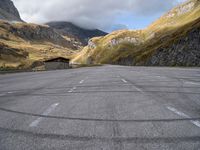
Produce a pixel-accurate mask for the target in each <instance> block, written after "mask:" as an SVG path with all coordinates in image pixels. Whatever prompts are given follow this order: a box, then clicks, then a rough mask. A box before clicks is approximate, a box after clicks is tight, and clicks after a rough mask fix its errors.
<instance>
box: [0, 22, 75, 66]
mask: <svg viewBox="0 0 200 150" xmlns="http://www.w3.org/2000/svg"><path fill="white" fill-rule="evenodd" d="M38 26H39V25H36V24H26V23H15V24H10V23H8V22H5V21H0V46H1V47H2V48H3V49H4V51H1V52H0V67H2V68H5V67H6V68H28V67H29V66H31V64H32V63H33V62H34V61H38V60H44V59H48V58H51V57H59V56H63V57H72V55H73V54H74V53H75V52H74V50H71V49H69V48H66V47H63V46H60V45H56V44H54V43H52V42H50V41H44V40H43V39H42V40H41V41H35V40H30V39H22V38H20V37H19V36H17V35H15V34H13V33H12V32H10V31H11V29H13V28H15V29H16V30H17V29H18V28H19V29H20V28H23V27H26V28H28V29H29V30H32V31H33V32H34V30H35V28H38ZM2 52H3V53H2Z"/></svg>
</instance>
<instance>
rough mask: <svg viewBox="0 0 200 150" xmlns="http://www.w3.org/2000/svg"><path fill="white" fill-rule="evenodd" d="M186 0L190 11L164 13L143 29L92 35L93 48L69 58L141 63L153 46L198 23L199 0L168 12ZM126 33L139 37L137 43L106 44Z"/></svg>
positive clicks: (166, 44)
mask: <svg viewBox="0 0 200 150" xmlns="http://www.w3.org/2000/svg"><path fill="white" fill-rule="evenodd" d="M190 2H194V3H195V6H194V8H193V9H192V10H191V11H188V12H186V13H183V14H181V15H177V14H176V15H175V16H174V17H171V18H168V17H166V16H167V15H164V16H162V17H161V18H159V19H158V20H157V21H155V22H154V23H153V24H151V25H150V26H149V27H147V28H146V29H144V30H132V31H130V30H121V31H115V32H113V33H111V34H108V35H106V36H104V37H101V38H94V39H92V40H91V41H92V42H93V43H95V45H96V48H95V49H90V48H89V47H85V48H84V49H83V51H81V52H80V53H79V54H77V55H76V56H75V58H74V59H73V61H74V62H80V63H86V64H87V62H88V59H91V60H92V61H93V63H102V64H104V63H105V64H106V63H114V64H115V63H117V62H119V61H120V60H122V59H126V58H130V59H132V62H133V64H134V65H136V64H137V65H140V64H144V63H145V62H146V61H147V60H148V59H149V57H151V56H152V55H153V54H154V53H155V52H156V51H157V49H159V48H161V47H166V48H167V47H170V46H171V45H172V44H173V43H176V41H177V40H178V39H180V38H181V37H184V36H186V35H187V34H188V32H189V31H191V30H192V29H195V28H199V27H200V24H199V22H200V2H199V1H198V0H190V1H188V2H186V3H184V4H182V5H181V6H178V7H176V8H174V9H172V10H171V11H170V12H169V13H176V12H177V10H179V9H180V7H183V6H187V5H188V3H190ZM169 13H168V14H169ZM151 35H154V36H151ZM126 37H136V38H138V39H139V40H140V44H139V45H135V44H131V43H127V42H124V43H121V44H119V45H116V46H114V47H111V46H109V42H110V41H111V40H112V39H116V40H117V39H120V38H126Z"/></svg>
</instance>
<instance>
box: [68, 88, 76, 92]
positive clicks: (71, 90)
mask: <svg viewBox="0 0 200 150" xmlns="http://www.w3.org/2000/svg"><path fill="white" fill-rule="evenodd" d="M74 90H76V87H73V88H72V89H70V90H69V91H68V93H72V92H73V91H74Z"/></svg>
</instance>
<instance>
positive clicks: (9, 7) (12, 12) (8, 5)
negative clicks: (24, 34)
mask: <svg viewBox="0 0 200 150" xmlns="http://www.w3.org/2000/svg"><path fill="white" fill-rule="evenodd" d="M0 19H2V20H8V21H20V22H22V19H21V18H20V15H19V12H18V10H17V8H16V7H15V6H14V4H13V2H12V1H11V0H0Z"/></svg>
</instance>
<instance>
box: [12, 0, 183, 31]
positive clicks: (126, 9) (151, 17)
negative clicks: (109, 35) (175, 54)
mask: <svg viewBox="0 0 200 150" xmlns="http://www.w3.org/2000/svg"><path fill="white" fill-rule="evenodd" d="M183 1H185V0H13V2H14V4H15V6H16V7H17V8H18V10H19V12H20V15H21V18H22V19H23V20H24V21H26V22H31V23H38V24H43V23H46V22H50V21H69V22H72V23H74V24H76V25H78V26H80V27H83V28H87V29H101V30H104V31H107V32H111V31H113V30H118V29H142V28H145V27H147V26H148V25H149V24H150V23H152V22H153V21H155V20H156V19H157V18H159V17H160V16H162V15H163V14H164V13H166V12H167V11H168V10H170V9H171V8H173V7H174V6H176V5H177V4H179V3H181V2H183Z"/></svg>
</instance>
